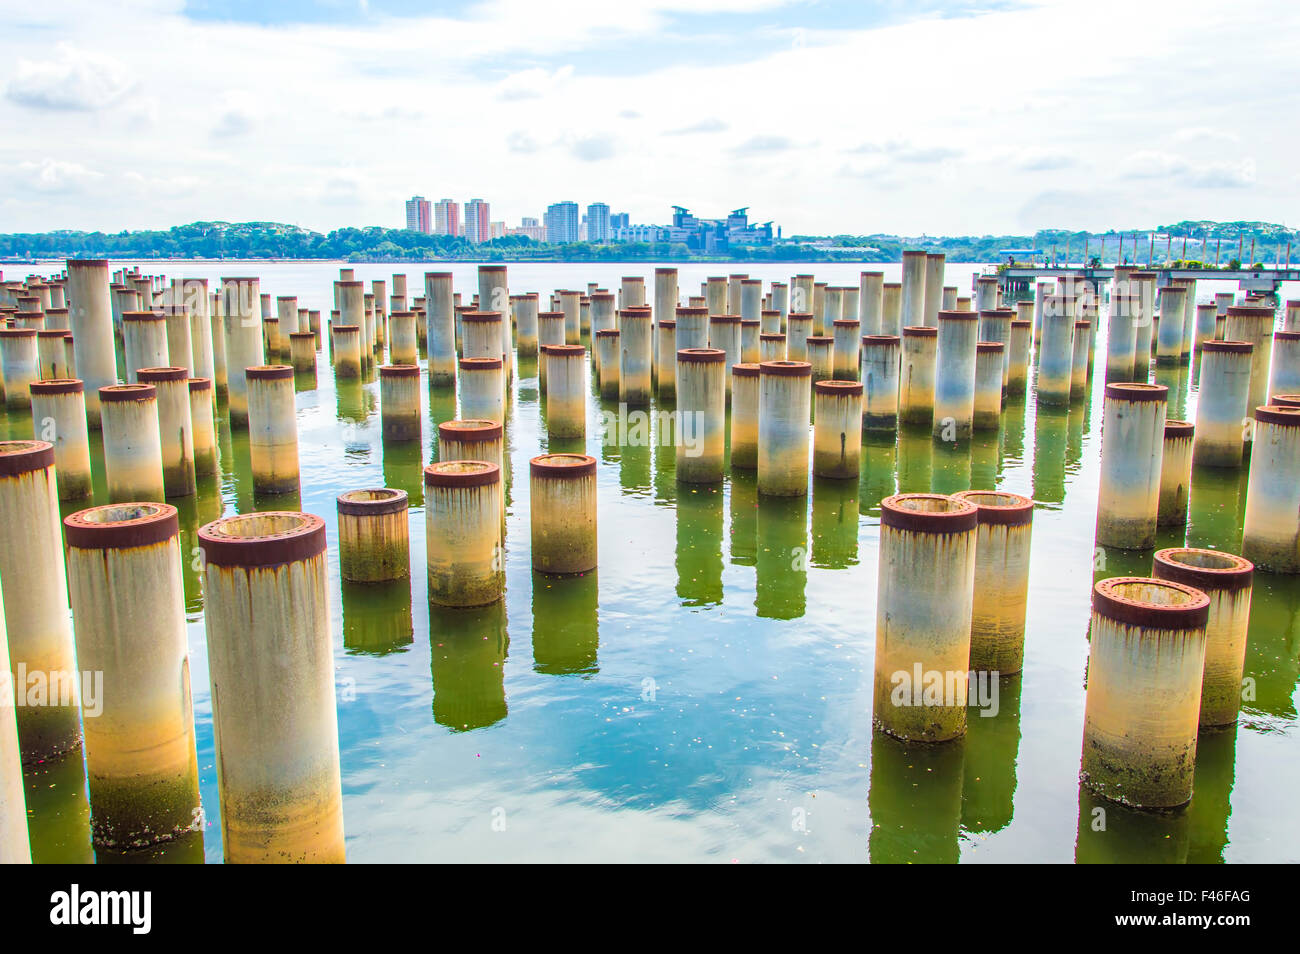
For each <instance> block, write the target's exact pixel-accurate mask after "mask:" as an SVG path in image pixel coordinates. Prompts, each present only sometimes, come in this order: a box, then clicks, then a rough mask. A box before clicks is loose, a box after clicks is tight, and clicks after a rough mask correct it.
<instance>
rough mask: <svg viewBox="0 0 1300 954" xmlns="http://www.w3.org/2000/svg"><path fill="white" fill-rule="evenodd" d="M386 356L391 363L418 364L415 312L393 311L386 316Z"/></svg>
mask: <svg viewBox="0 0 1300 954" xmlns="http://www.w3.org/2000/svg"><path fill="white" fill-rule="evenodd" d="M388 330H389V346H388V356H389V359H390V360H391V362H392V363H393V364H418V363H419V360H420V343H419V339H418V338H417V336H416V332H415V312H413V311H395V312H393V313H392V314H391V315H390V316H389V318H388Z"/></svg>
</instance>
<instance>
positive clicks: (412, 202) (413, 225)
mask: <svg viewBox="0 0 1300 954" xmlns="http://www.w3.org/2000/svg"><path fill="white" fill-rule="evenodd" d="M406 227H407V228H408V229H410V230H411V231H412V232H424V233H425V234H426V235H427V234H428V233H429V232H430V231H432V229H433V221H432V218H431V217H430V215H429V200H428V199H426V198H425V197H424V196H422V195H417V196H412V197H411V198H409V199H407V200H406Z"/></svg>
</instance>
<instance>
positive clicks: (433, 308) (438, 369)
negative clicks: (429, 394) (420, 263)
mask: <svg viewBox="0 0 1300 954" xmlns="http://www.w3.org/2000/svg"><path fill="white" fill-rule="evenodd" d="M424 297H425V312H426V314H425V322H426V327H427V334H428V352H429V386H430V387H436V388H443V387H453V386H454V385H455V384H456V315H455V297H454V293H453V292H452V279H451V272H425V273H424Z"/></svg>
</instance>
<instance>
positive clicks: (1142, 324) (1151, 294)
mask: <svg viewBox="0 0 1300 954" xmlns="http://www.w3.org/2000/svg"><path fill="white" fill-rule="evenodd" d="M1128 282H1129V288H1130V289H1131V291H1132V292H1133V293H1135V294H1136V295H1137V299H1138V301H1137V318H1136V321H1135V322H1134V325H1133V380H1134V381H1137V382H1139V383H1146V381H1148V380H1149V379H1150V376H1151V355H1152V352H1153V350H1154V347H1155V340H1154V338H1155V332H1156V273H1155V272H1132V273H1130V274H1129V276H1128Z"/></svg>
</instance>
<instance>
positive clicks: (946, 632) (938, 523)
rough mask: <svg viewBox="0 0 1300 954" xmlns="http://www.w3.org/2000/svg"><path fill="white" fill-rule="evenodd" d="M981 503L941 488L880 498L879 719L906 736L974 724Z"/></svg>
mask: <svg viewBox="0 0 1300 954" xmlns="http://www.w3.org/2000/svg"><path fill="white" fill-rule="evenodd" d="M976 520H977V512H976V508H975V507H974V506H973V505H972V504H969V503H966V502H965V501H963V500H958V499H955V498H953V497H945V496H942V495H940V494H898V495H896V496H893V497H886V498H885V499H884V500H882V501H881V502H880V564H879V571H878V583H877V592H876V658H875V692H874V703H873V706H872V722H873V723H874V724H875V726H876V728H878V729H880V730H882V731H884V732H886V733H888V734H889V735H893V736H896V737H898V738H900V739H904V740H906V741H923V742H943V741H946V740H948V739H953V738H957V737H958V736H961V735H964V734H965V732H966V696H967V692H966V683H967V672H968V669H969V664H970V646H971V616H972V600H973V594H974V585H975V566H976V526H977V524H976Z"/></svg>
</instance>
